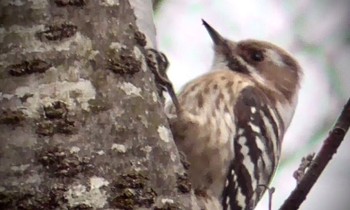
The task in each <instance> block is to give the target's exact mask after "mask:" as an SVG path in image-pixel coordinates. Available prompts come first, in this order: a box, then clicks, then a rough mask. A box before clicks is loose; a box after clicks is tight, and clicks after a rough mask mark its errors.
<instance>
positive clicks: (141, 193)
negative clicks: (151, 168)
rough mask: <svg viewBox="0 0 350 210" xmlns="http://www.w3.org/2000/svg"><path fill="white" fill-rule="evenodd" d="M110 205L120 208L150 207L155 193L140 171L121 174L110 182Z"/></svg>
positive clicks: (155, 195)
mask: <svg viewBox="0 0 350 210" xmlns="http://www.w3.org/2000/svg"><path fill="white" fill-rule="evenodd" d="M111 190H112V195H115V196H114V197H113V196H112V198H111V200H110V205H111V206H112V207H115V208H121V209H130V210H131V209H135V208H136V207H145V208H150V207H151V206H152V205H153V204H154V202H155V198H156V197H157V193H156V192H155V191H154V190H153V189H152V188H151V187H150V183H149V179H148V178H147V177H146V176H144V175H142V174H141V173H129V174H122V175H120V176H119V177H117V179H115V181H114V182H113V183H112V188H111Z"/></svg>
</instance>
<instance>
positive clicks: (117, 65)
mask: <svg viewBox="0 0 350 210" xmlns="http://www.w3.org/2000/svg"><path fill="white" fill-rule="evenodd" d="M107 68H108V69H109V70H111V71H112V72H114V73H117V74H131V75H132V74H135V73H137V72H139V71H140V70H141V61H139V60H138V59H137V58H135V56H134V54H133V53H132V52H131V51H130V50H127V49H121V50H120V51H119V52H117V51H113V52H112V51H111V52H110V53H109V59H108V64H107Z"/></svg>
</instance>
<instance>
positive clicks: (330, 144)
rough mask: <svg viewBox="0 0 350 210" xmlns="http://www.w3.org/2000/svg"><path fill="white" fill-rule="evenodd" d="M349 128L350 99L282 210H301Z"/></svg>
mask: <svg viewBox="0 0 350 210" xmlns="http://www.w3.org/2000/svg"><path fill="white" fill-rule="evenodd" d="M349 126H350V99H349V100H348V102H347V103H346V105H345V106H344V109H343V111H342V113H341V114H340V116H339V118H338V120H337V122H336V124H335V125H334V127H333V129H332V130H331V131H330V133H329V135H328V137H327V139H326V140H325V141H324V143H323V146H322V148H321V150H320V151H319V152H318V153H317V155H316V157H315V159H314V160H313V161H312V163H311V165H310V167H309V169H308V170H307V171H306V173H305V175H304V176H303V178H302V179H301V180H300V182H299V183H298V184H297V186H296V188H295V189H294V190H293V191H292V193H291V194H290V195H289V197H288V198H287V200H285V202H284V203H283V205H282V206H281V208H280V210H296V209H299V207H300V205H301V203H302V202H303V201H304V200H305V199H306V196H307V194H308V193H309V192H310V190H311V188H312V186H313V185H314V184H315V183H316V181H317V179H318V177H319V176H320V175H321V173H322V171H323V170H324V169H325V167H326V165H327V164H328V162H329V161H330V160H331V159H332V157H333V155H334V154H335V153H336V152H337V149H338V147H339V146H340V144H341V142H342V141H343V139H344V137H345V134H346V132H347V131H348V130H349Z"/></svg>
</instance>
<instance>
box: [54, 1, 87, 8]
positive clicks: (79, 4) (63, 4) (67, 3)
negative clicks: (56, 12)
mask: <svg viewBox="0 0 350 210" xmlns="http://www.w3.org/2000/svg"><path fill="white" fill-rule="evenodd" d="M55 4H56V5H57V6H59V7H66V6H75V7H83V6H85V5H86V0H55Z"/></svg>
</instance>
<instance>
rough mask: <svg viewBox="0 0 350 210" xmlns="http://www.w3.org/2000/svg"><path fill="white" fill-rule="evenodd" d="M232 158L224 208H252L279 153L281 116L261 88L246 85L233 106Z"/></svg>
mask: <svg viewBox="0 0 350 210" xmlns="http://www.w3.org/2000/svg"><path fill="white" fill-rule="evenodd" d="M234 115H235V121H236V122H235V124H236V133H235V134H236V135H235V136H234V139H233V141H234V142H233V147H234V148H233V151H234V152H233V153H234V159H233V161H232V162H231V164H230V168H229V171H228V174H227V179H226V182H225V188H224V191H223V194H222V205H223V209H224V210H240V209H242V210H243V209H244V210H246V209H253V208H254V207H255V205H256V203H257V202H258V201H259V200H260V198H261V196H262V194H263V192H264V191H265V189H266V188H265V187H266V186H268V184H269V182H270V180H271V178H272V176H273V173H274V171H275V169H276V167H277V163H278V159H279V156H280V148H281V145H280V144H281V138H282V136H283V132H284V128H283V124H282V119H281V118H280V116H279V115H278V112H277V111H276V109H275V108H274V106H273V103H272V102H270V101H269V100H268V98H267V97H266V95H264V94H263V92H261V91H259V90H258V89H256V88H253V87H247V88H245V89H244V90H242V92H241V93H240V96H239V97H238V99H237V102H236V104H235V106H234Z"/></svg>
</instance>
